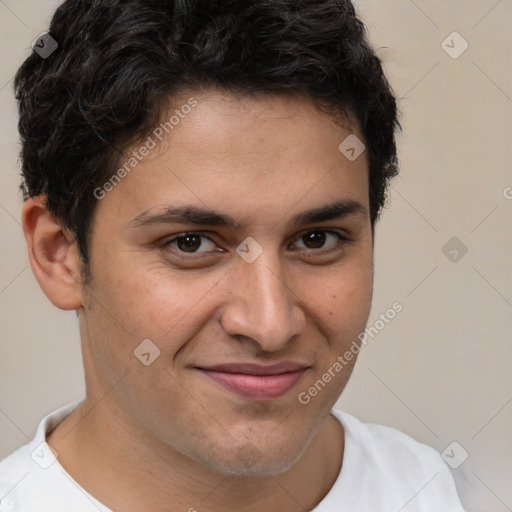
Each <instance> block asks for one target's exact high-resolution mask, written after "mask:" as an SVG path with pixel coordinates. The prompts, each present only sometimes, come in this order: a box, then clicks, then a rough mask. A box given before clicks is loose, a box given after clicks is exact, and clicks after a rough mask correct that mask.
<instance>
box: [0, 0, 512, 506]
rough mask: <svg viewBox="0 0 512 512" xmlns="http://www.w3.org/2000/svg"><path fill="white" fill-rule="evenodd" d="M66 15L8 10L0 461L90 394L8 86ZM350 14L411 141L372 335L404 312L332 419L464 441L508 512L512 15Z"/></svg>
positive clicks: (2, 21) (490, 498)
mask: <svg viewBox="0 0 512 512" xmlns="http://www.w3.org/2000/svg"><path fill="white" fill-rule="evenodd" d="M57 3H58V2H55V1H49V0H37V1H36V0H16V1H15V0H0V27H1V31H0V40H1V46H2V49H1V53H2V63H3V65H2V68H1V71H0V105H1V122H0V130H1V134H0V147H1V155H2V159H1V161H0V166H1V173H2V174H1V176H2V186H1V188H0V246H1V254H0V269H1V271H0V332H1V341H0V347H1V359H0V390H1V394H0V433H1V435H0V458H3V457H4V456H6V455H7V454H8V453H9V452H11V451H12V450H13V449H15V448H16V447H18V446H20V445H21V444H24V443H26V442H27V441H28V440H29V439H30V438H31V437H32V436H33V435H34V433H35V428H36V426H37V424H38V422H39V421H40V419H41V418H42V417H43V415H45V414H46V413H48V412H49V411H50V410H53V409H55V408H57V407H59V406H61V405H64V404H66V403H68V402H70V401H73V400H76V399H80V398H81V397H82V396H83V393H84V386H83V371H82V367H81V360H80V351H79V337H78V329H77V320H76V316H75V314H74V313H73V312H62V311H59V310H57V309H55V308H54V307H53V306H52V305H51V304H50V303H49V301H48V300H47V299H46V298H45V296H44V295H43V293H42V292H41V291H40V289H39V287H38V285H37V283H36V281H35V279H34V277H33V275H32V273H31V270H30V268H29V267H28V259H27V256H26V254H25V252H26V250H25V246H24V240H23V237H22V231H21V227H20V225H19V218H20V207H21V196H20V193H19V192H18V184H19V164H18V161H17V151H18V145H17V131H16V110H15V103H14V100H13V97H12V82H11V80H12V77H13V74H14V72H15V70H16V68H17V66H19V64H20V63H21V62H22V60H23V58H24V57H25V56H26V55H27V53H28V52H29V51H30V44H31V42H32V41H33V39H34V38H35V37H36V36H37V35H38V34H39V33H41V32H42V31H44V30H45V29H46V28H47V24H48V20H49V17H50V15H51V12H52V11H53V9H54V7H55V5H57ZM356 5H357V6H358V9H359V12H360V13H361V15H362V17H363V19H364V21H365V22H366V23H367V26H368V29H369V32H370V35H371V39H372V41H373V43H374V45H375V47H376V48H378V53H379V55H380V56H381V57H382V58H383V59H384V61H385V65H386V69H387V71H388V74H389V77H390V81H391V83H392V86H393V88H394V90H395V92H396V93H397V95H398V96H399V98H400V102H399V106H400V109H401V111H402V112H403V117H402V125H403V128H404V132H403V135H401V136H399V141H398V142H399V147H400V161H401V176H400V178H398V179H396V180H395V182H394V186H393V190H392V197H391V202H390V207H389V208H388V209H387V210H386V211H385V213H384V215H383V217H382V220H381V223H380V226H379V227H378V231H377V247H376V280H375V299H374V305H373V310H372V314H371V317H370V321H369V325H373V324H374V322H375V320H377V319H378V317H379V314H381V313H384V312H385V311H386V310H387V309H388V308H389V307H390V306H391V305H392V304H393V303H394V302H395V301H399V302H400V303H401V304H402V305H403V311H402V312H401V313H400V314H399V315H397V317H396V318H395V319H394V320H393V321H392V322H390V323H389V324H388V325H386V326H385V328H384V329H382V330H381V331H380V333H379V334H378V335H377V336H376V337H375V338H374V339H370V341H369V344H368V346H367V347H366V348H365V349H364V351H363V352H362V354H361V356H360V360H359V363H358V366H357V368H356V371H355V373H354V375H353V378H352V380H351V382H350V384H349V386H348V388H347V389H346V392H345V393H344V394H343V396H342V398H341V399H340V401H339V402H338V406H339V407H340V408H343V409H345V410H347V411H348V412H351V413H353V414H355V415H357V416H358V417H360V418H361V419H363V420H366V421H371V422H377V423H383V424H387V425H391V426H394V427H397V428H399V429H401V430H403V431H405V432H407V433H409V434H410V435H412V436H413V437H415V438H417V439H419V440H421V441H423V442H425V443H427V444H430V445H431V446H434V447H435V448H437V449H438V450H439V451H443V450H444V449H445V448H446V447H447V446H448V445H449V444H450V443H452V442H453V441H457V442H458V443H459V445H460V447H457V448H456V449H455V451H454V452H453V455H454V460H455V459H456V458H457V457H460V454H461V453H462V452H461V450H462V449H464V450H466V451H467V452H468V453H469V457H468V459H467V460H466V461H465V462H464V463H463V464H462V465H461V466H460V467H459V468H458V469H455V470H453V474H454V477H455V479H456V482H457V485H458V488H459V492H460V494H461V497H462V500H463V502H464V504H465V506H466V508H467V510H468V511H469V512H477V511H478V512H480V511H481V512H502V511H507V510H512V486H511V485H510V484H511V481H512V428H511V426H512V371H511V370H512V348H511V347H512V343H511V334H512V286H511V285H512V258H511V255H512V250H511V249H512V247H511V246H512V199H507V197H506V196H508V197H509V198H512V188H511V189H507V187H512V157H511V147H512V126H511V122H512V85H511V77H512V70H511V65H512V44H511V43H512V42H511V35H510V34H511V27H512V25H511V22H512V1H511V0H501V1H497V0H449V1H446V0H415V1H413V0H386V1H382V0H380V1H378V0H365V1H360V2H357V4H356ZM454 31H457V32H458V33H460V34H461V36H462V37H463V38H464V39H465V40H466V41H467V42H468V43H469V48H468V49H467V51H466V52H465V53H463V54H462V55H461V56H460V57H459V58H457V59H453V58H452V57H450V56H449V55H448V54H447V53H446V52H445V51H444V50H443V47H442V42H443V41H444V40H445V39H446V38H447V36H449V35H450V34H451V33H452V32H454ZM452 40H453V41H454V42H453V43H451V41H452ZM448 44H450V45H451V46H454V49H453V51H456V50H457V49H458V48H460V46H459V43H458V42H457V39H453V36H452V37H451V39H450V38H449V39H448ZM507 191H508V194H507ZM452 237H457V238H458V239H459V240H460V243H463V244H464V245H465V246H466V247H467V249H468V252H467V254H465V255H464V257H463V258H462V259H460V260H459V261H458V262H452V261H450V259H448V257H447V256H445V254H444V253H443V251H442V248H443V247H444V246H445V244H446V243H447V242H448V241H449V240H450V239H451V238H452ZM458 254H459V256H460V254H461V252H459V253H458ZM449 454H450V455H452V452H449Z"/></svg>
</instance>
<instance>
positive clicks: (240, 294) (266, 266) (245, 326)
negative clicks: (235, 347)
mask: <svg viewBox="0 0 512 512" xmlns="http://www.w3.org/2000/svg"><path fill="white" fill-rule="evenodd" d="M266 254H268V252H267V253H266V252H264V253H263V254H262V255H261V256H260V257H259V258H258V259H257V260H256V261H254V262H253V263H246V262H245V261H240V262H239V263H238V265H237V268H236V269H234V270H233V272H232V273H231V279H230V282H229V286H230V287H231V293H230V295H229V299H228V301H227V302H226V304H225V305H224V308H223V311H222V314H221V325H222V327H223V328H224V331H225V332H226V333H227V334H229V335H231V336H234V337H237V338H239V339H240V340H244V339H245V340H246V339H248V338H250V339H251V340H252V341H253V343H256V344H257V345H258V346H259V348H260V349H261V350H264V351H268V352H275V351H279V350H281V349H283V348H285V347H286V345H287V344H288V343H289V341H290V340H291V339H292V338H294V337H295V336H296V335H298V334H299V333H301V332H302V331H303V329H304V326H305V323H306V322H305V314H304V310H303V307H302V302H303V301H302V299H301V297H299V296H298V295H297V294H296V292H295V291H294V290H293V287H292V285H291V283H289V282H287V280H286V277H285V275H284V273H283V272H281V270H280V265H279V262H278V261H277V258H271V256H267V255H266ZM271 260H272V261H271Z"/></svg>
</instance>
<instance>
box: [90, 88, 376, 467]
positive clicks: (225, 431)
mask: <svg viewBox="0 0 512 512" xmlns="http://www.w3.org/2000/svg"><path fill="white" fill-rule="evenodd" d="M191 97H193V98H194V99H195V101H197V104H196V105H195V106H194V107H193V108H191V109H188V108H182V109H181V111H180V112H182V115H181V116H180V117H179V122H178V123H175V125H173V128H172V130H170V129H169V134H166V133H165V131H164V135H165V137H163V136H162V137H161V138H162V143H161V144H159V145H158V147H156V148H154V149H151V150H150V151H149V152H148V153H147V154H146V155H145V156H144V158H142V159H141V162H140V163H139V164H138V165H137V166H136V167H134V168H133V170H131V171H130V172H129V173H127V175H126V176H125V177H123V179H122V180H121V181H120V182H119V183H117V184H116V185H115V186H114V187H110V188H111V190H110V191H109V192H108V193H107V194H105V197H104V198H103V199H101V200H99V201H98V204H97V208H96V211H95V215H94V218H93V229H92V232H91V245H90V254H91V275H92V279H91V281H90V283H89V284H88V287H87V290H86V293H85V295H84V299H83V304H84V308H83V310H81V313H80V324H81V332H82V339H83V346H84V362H85V372H86V381H87V389H88V397H90V396H92V397H95V396H96V397H97V398H98V399H99V398H100V397H103V396H104V395H105V394H106V393H107V392H108V402H109V404H110V407H112V408H114V409H115V411H116V417H118V418H122V419H123V420H122V422H123V423H124V424H126V423H129V425H130V426H132V427H134V429H133V431H134V432H139V433H143V434H144V435H141V442H144V443H148V442H151V443H153V445H157V446H159V447H160V449H161V450H163V452H162V453H164V452H165V451H168V452H169V453H170V452H173V453H176V454H179V455H180V456H184V457H187V458H188V459H191V460H193V461H196V462H199V463H201V464H203V465H205V466H207V467H210V468H212V469H214V470H216V471H221V472H226V473H236V474H242V473H252V474H275V473H278V472H281V471H284V470H285V469H287V468H288V467H290V465H292V464H293V463H294V461H296V460H297V459H298V457H299V456H300V454H301V453H302V452H303V451H304V449H305V447H306V446H307V445H308V443H309V442H310V441H311V440H312V439H313V438H314V436H315V434H316V433H317V432H318V431H319V428H320V425H321V424H322V422H323V420H324V419H326V418H327V417H328V414H329V412H330V409H331V408H332V406H333V405H334V403H335V401H336V400H337V398H338V396H339V395H340V393H341V391H342V390H343V388H344V387H345V385H346V383H347V380H348V378H349V376H350V373H351V371H352V367H353V364H354V362H355V358H354V359H353V360H352V361H350V362H349V363H348V364H347V365H346V366H344V367H343V369H342V370H341V371H334V372H333V371H332V369H331V376H332V375H334V377H332V378H331V379H330V381H329V382H327V383H325V380H326V379H324V380H323V382H324V385H323V386H318V384H317V393H316V396H311V395H309V396H310V398H311V399H310V400H309V401H308V403H307V404H305V403H304V402H305V400H304V399H303V400H299V396H304V394H302V395H300V394H301V393H304V392H307V391H308V389H310V388H311V387H312V386H314V384H315V382H317V381H318V380H319V379H320V380H322V376H323V375H324V374H325V372H327V371H328V369H329V368H332V367H333V364H334V363H335V361H336V360H337V358H338V356H343V354H344V353H345V352H346V351H347V350H348V349H349V348H350V347H351V346H353V345H352V344H353V342H354V340H356V341H357V336H358V334H359V333H360V332H361V331H362V330H364V327H365V325H366V321H367V319H368V314H369V310H370V305H371V297H372V277H373V269H372V231H371V224H370V218H369V214H368V211H369V202H368V160H367V158H366V154H365V153H363V154H362V155H361V156H360V157H359V158H357V159H356V160H355V161H350V160H349V159H347V158H346V157H345V156H344V155H343V154H342V153H341V152H340V150H339V149H338V146H339V145H340V143H341V142H343V141H344V139H346V137H347V136H348V135H350V134H351V133H353V134H355V135H356V136H358V137H359V139H361V140H362V139H363V136H362V135H361V134H360V133H359V132H358V131H357V130H355V129H353V130H348V129H346V128H341V127H340V126H338V125H337V124H334V123H333V122H332V121H331V119H330V118H329V117H328V116H327V115H326V114H325V113H321V112H319V111H318V110H316V109H315V108H314V107H313V106H311V105H310V104H309V103H307V102H306V101H304V100H301V99H291V98H283V97H279V96H272V97H266V98H258V99H256V98H252V99H248V98H243V99H239V98H236V97H234V96H233V95H230V94H228V93H221V92H217V91H210V92H202V93H199V92H197V93H194V94H190V95H187V96H183V98H179V99H175V100H174V104H173V111H174V110H175V109H178V110H180V106H181V105H185V104H187V102H188V100H189V98H191ZM183 112H187V114H186V115H183ZM171 115H172V112H171V113H170V114H169V116H167V117H166V118H167V119H169V118H170V116H171ZM174 122H175V120H174ZM153 138H154V139H155V140H157V138H156V137H153ZM145 142H146V141H143V142H142V143H141V144H139V145H137V146H136V147H135V149H137V148H140V147H141V146H142V145H143V144H144V143H145ZM150 145H151V144H150ZM133 149H134V148H132V150H130V153H131V154H132V151H133ZM143 152H144V153H145V151H143ZM139 154H140V151H139ZM127 158H128V157H127ZM123 163H124V162H121V163H120V165H119V167H121V166H122V164H123ZM143 340H150V341H145V342H144V343H143V344H142V345H141V343H142V342H143ZM134 351H135V353H134ZM136 354H137V355H138V356H139V357H137V356H136ZM251 365H255V366H251ZM318 388H320V389H321V390H320V391H318ZM120 422H121V421H120Z"/></svg>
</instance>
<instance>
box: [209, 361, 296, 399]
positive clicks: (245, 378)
mask: <svg viewBox="0 0 512 512" xmlns="http://www.w3.org/2000/svg"><path fill="white" fill-rule="evenodd" d="M200 371H201V372H202V373H204V374H205V375H206V376H207V377H209V378H210V379H212V380H214V381H215V382H218V383H219V384H220V385H221V386H223V387H224V388H226V389H229V390H230V391H233V392H234V393H236V394H237V395H239V396H241V397H242V398H245V399H249V400H272V399H274V398H279V397H281V396H283V395H284V394H285V393H287V392H288V391H290V390H291V389H292V388H293V386H295V384H296V383H297V381H298V380H299V379H300V378H301V376H302V374H303V373H304V371H305V369H304V370H299V371H296V372H289V373H281V374H279V375H246V374H243V373H225V372H216V371H211V370H200Z"/></svg>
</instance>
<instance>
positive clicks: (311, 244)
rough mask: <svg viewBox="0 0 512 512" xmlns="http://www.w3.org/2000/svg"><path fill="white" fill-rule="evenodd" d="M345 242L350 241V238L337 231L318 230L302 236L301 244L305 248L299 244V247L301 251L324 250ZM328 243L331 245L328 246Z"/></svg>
mask: <svg viewBox="0 0 512 512" xmlns="http://www.w3.org/2000/svg"><path fill="white" fill-rule="evenodd" d="M344 241H348V238H346V237H345V236H343V235H342V234H341V233H338V232H337V231H333V230H327V229H316V230H314V231H309V232H308V233H306V234H304V235H302V236H301V237H300V238H299V242H302V244H303V246H301V245H300V243H299V245H298V246H297V247H298V248H299V249H324V248H328V247H335V246H336V245H339V244H340V243H342V242H344ZM327 242H331V243H329V244H327V245H326V243H327Z"/></svg>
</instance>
